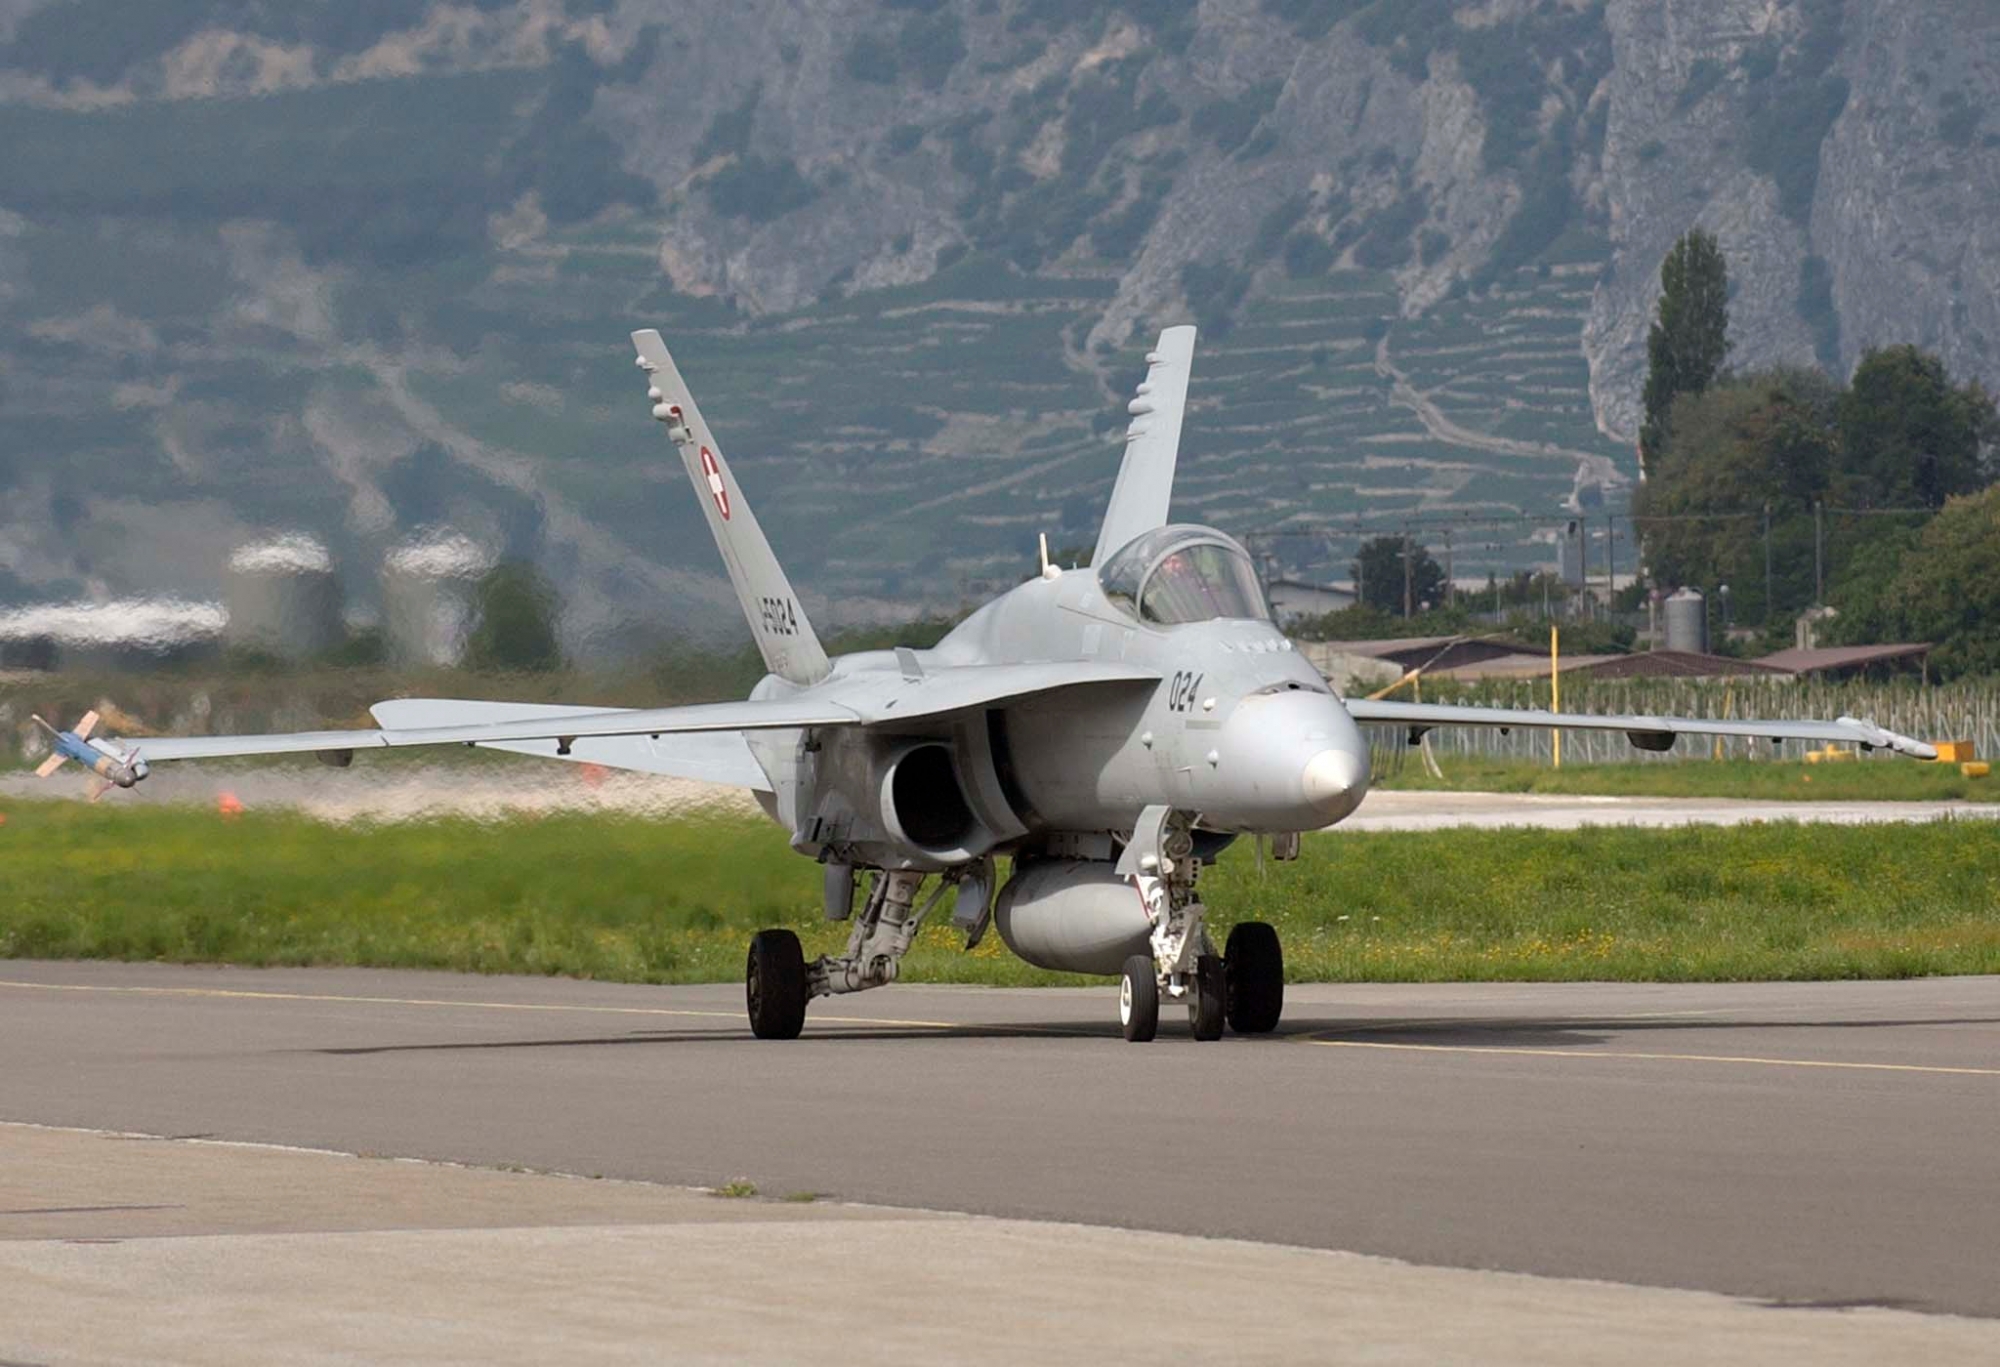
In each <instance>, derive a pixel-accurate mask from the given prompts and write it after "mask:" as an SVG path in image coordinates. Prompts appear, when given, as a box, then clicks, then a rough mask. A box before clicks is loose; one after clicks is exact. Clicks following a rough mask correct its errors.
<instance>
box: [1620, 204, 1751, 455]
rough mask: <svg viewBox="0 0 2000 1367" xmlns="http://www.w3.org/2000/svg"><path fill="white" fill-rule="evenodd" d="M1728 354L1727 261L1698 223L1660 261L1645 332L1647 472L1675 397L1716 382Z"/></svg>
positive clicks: (1642, 441) (1642, 433) (1642, 432)
mask: <svg viewBox="0 0 2000 1367" xmlns="http://www.w3.org/2000/svg"><path fill="white" fill-rule="evenodd" d="M1728 356H1729V266H1728V263H1727V262H1725V261H1724V260H1723V259H1722V247H1721V246H1720V245H1719V244H1718V243H1717V242H1716V240H1715V238H1714V236H1713V235H1712V234H1709V233H1705V232H1703V231H1702V230H1701V229H1699V228H1696V229H1693V230H1692V231H1690V232H1689V233H1688V234H1687V235H1686V236H1685V237H1683V238H1681V240H1680V241H1678V242H1676V243H1674V247H1673V250H1672V251H1670V252H1668V253H1667V259H1666V262H1665V263H1664V264H1663V265H1662V266H1661V267H1660V310H1659V315H1658V316H1657V317H1656V318H1655V319H1654V322H1653V329H1652V331H1651V332H1650V333H1648V334H1647V336H1646V394H1645V403H1646V418H1645V422H1644V424H1643V425H1642V426H1641V427H1640V429H1639V460H1640V464H1641V466H1642V468H1644V469H1645V470H1646V472H1647V474H1648V475H1649V476H1650V475H1651V473H1652V464H1653V460H1654V458H1655V457H1656V456H1657V455H1658V454H1659V452H1660V450H1661V448H1662V447H1663V446H1665V445H1666V440H1667V434H1668V430H1669V424H1670V419H1671V417H1672V414H1673V406H1674V400H1675V399H1677V398H1679V397H1680V396H1681V395H1683V394H1699V393H1701V392H1702V391H1703V390H1705V389H1707V388H1708V387H1709V385H1711V384H1713V383H1714V382H1715V377H1716V376H1717V375H1719V374H1720V373H1721V372H1722V363H1723V361H1724V360H1726V359H1727V358H1728Z"/></svg>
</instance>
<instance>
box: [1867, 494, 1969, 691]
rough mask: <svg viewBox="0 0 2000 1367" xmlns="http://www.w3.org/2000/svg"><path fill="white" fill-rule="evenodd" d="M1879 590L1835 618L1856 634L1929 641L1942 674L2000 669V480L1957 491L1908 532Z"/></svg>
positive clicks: (1878, 583)
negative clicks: (1968, 492) (1997, 626)
mask: <svg viewBox="0 0 2000 1367" xmlns="http://www.w3.org/2000/svg"><path fill="white" fill-rule="evenodd" d="M1910 539H1911V540H1913V541H1914V544H1913V545H1910V546H1909V548H1908V549H1907V550H1906V551H1904V553H1903V554H1902V555H1901V556H1900V557H1899V558H1897V559H1896V561H1895V568H1894V570H1893V572H1892V573H1891V574H1890V575H1889V577H1888V578H1887V580H1886V582H1883V581H1881V580H1879V579H1878V580H1877V581H1875V583H1874V585H1873V586H1872V587H1874V588H1875V590H1876V593H1875V596H1874V597H1873V598H1872V599H1871V598H1869V597H1868V595H1867V594H1866V593H1865V592H1857V593H1856V595H1855V596H1854V598H1853V599H1852V600H1850V601H1849V602H1846V603H1843V604H1842V607H1841V615H1840V616H1839V617H1838V618H1836V619H1835V620H1834V624H1833V625H1834V628H1835V630H1836V631H1837V632H1838V634H1839V635H1840V636H1842V637H1843V638H1845V639H1847V640H1851V641H1930V642H1933V643H1934V644H1935V645H1936V647H1937V648H1936V649H1935V650H1933V651H1932V652H1931V667H1932V669H1933V670H1935V671H1936V673H1937V675H1938V676H1939V677H1940V678H1947V679H1949V678H1955V677H1958V676H1961V675H1966V674H1992V673H1996V672H2000V633H1996V632H1995V631H1994V630H1993V625H1992V624H1993V623H1994V622H1996V621H2000V487H1996V488H1990V489H1987V490H1986V491H1985V492H1983V493H1979V494H1975V495H1973V496H1971V497H1969V498H1955V499H1952V500H1951V501H1950V502H1948V503H1947V504H1945V506H1944V510H1943V511H1942V512H1940V513H1939V514H1938V515H1937V516H1936V517H1934V518H1932V519H1931V520H1930V521H1929V522H1928V523H1926V524H1925V526H1924V528H1923V530H1922V531H1921V532H1918V533H1916V534H1915V535H1914V537H1912V538H1910Z"/></svg>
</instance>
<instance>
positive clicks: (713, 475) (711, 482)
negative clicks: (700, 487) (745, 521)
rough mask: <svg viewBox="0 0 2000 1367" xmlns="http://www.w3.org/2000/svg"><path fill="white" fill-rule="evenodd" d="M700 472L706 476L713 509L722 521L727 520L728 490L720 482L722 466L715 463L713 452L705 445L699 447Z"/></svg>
mask: <svg viewBox="0 0 2000 1367" xmlns="http://www.w3.org/2000/svg"><path fill="white" fill-rule="evenodd" d="M701 472H702V474H704V475H706V476H707V477H708V492H709V496H710V497H711V498H713V499H714V500H715V510H716V511H717V512H718V513H721V514H722V520H723V521H724V522H727V521H729V490H728V489H727V488H726V487H724V485H723V483H722V466H721V465H720V464H718V463H717V461H716V459H715V452H713V451H711V450H709V449H708V448H707V447H706V446H704V447H702V448H701Z"/></svg>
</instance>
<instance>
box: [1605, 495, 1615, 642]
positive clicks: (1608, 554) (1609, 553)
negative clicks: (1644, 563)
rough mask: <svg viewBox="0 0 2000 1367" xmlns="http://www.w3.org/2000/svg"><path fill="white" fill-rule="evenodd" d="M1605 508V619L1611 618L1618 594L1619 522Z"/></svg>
mask: <svg viewBox="0 0 2000 1367" xmlns="http://www.w3.org/2000/svg"><path fill="white" fill-rule="evenodd" d="M1615 516H1616V515H1615V514H1613V513H1612V511H1611V510H1610V509H1609V508H1607V509H1605V510H1604V620H1605V621H1607V622H1608V621H1610V620H1611V600H1612V599H1614V598H1616V597H1617V596H1618V551H1617V544H1618V523H1617V521H1616V520H1615Z"/></svg>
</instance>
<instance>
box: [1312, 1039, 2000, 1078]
mask: <svg viewBox="0 0 2000 1367" xmlns="http://www.w3.org/2000/svg"><path fill="white" fill-rule="evenodd" d="M1294 1038H1295V1040H1296V1042H1297V1043H1300V1044H1317V1045H1319V1046H1320V1047H1321V1048H1322V1049H1400V1050H1404V1051H1406V1052H1410V1053H1419V1054H1509V1055H1515V1056H1523V1057H1528V1058H1582V1059H1640V1060H1645V1061H1648V1062H1665V1063H1736V1064H1746V1065H1753V1066H1761V1067H1767V1068H1835V1069H1843V1070H1849V1071H1856V1072H1869V1073H1943V1074H1948V1075H1955V1076H1959V1077H2000V1068H1950V1067H1945V1066H1942V1065H1938V1064H1928V1063H1850V1062H1846V1061H1837V1060H1833V1059H1810V1058H1762V1057H1758V1056H1756V1055H1752V1054H1655V1053H1641V1052H1639V1051H1637V1050H1630V1049H1531V1048H1526V1047H1523V1046H1517V1045H1503V1044H1494V1045H1484V1044H1390V1043H1387V1042H1385V1041H1382V1040H1358V1039H1315V1038H1313V1037H1312V1036H1311V1035H1298V1036H1295V1037H1294Z"/></svg>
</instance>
